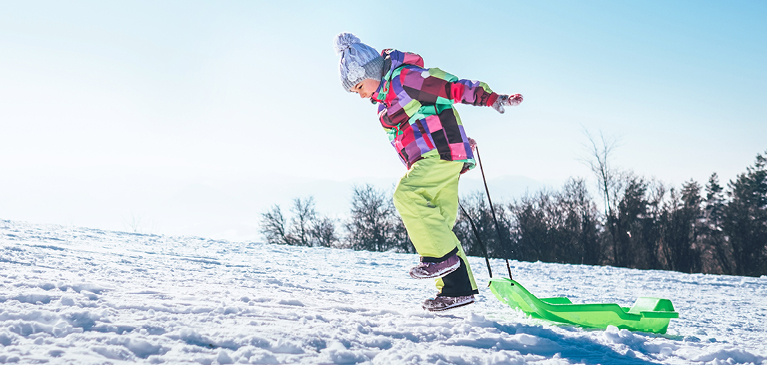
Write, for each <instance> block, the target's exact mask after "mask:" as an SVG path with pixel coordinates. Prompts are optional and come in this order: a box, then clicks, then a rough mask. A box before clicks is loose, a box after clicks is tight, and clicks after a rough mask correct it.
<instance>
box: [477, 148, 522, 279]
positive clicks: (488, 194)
mask: <svg viewBox="0 0 767 365" xmlns="http://www.w3.org/2000/svg"><path fill="white" fill-rule="evenodd" d="M474 149H475V150H476V151H477V162H479V171H480V172H482V182H483V183H485V193H487V202H488V203H490V211H491V212H492V213H493V222H494V223H495V232H496V233H498V242H500V243H501V244H502V245H503V237H502V236H501V226H499V225H498V219H497V218H496V217H495V208H493V201H492V200H490V190H489V189H488V188H487V179H485V170H484V169H483V168H482V158H480V157H479V147H478V146H475V147H474ZM475 234H476V233H475ZM477 239H479V236H477ZM511 252H512V253H513V252H514V251H513V250H512V251H511ZM505 256H506V255H504V260H506V269H508V270H509V279H511V280H514V279H513V278H512V277H511V266H510V265H509V259H508V258H506V257H505ZM489 265H490V264H489V263H488V266H489Z"/></svg>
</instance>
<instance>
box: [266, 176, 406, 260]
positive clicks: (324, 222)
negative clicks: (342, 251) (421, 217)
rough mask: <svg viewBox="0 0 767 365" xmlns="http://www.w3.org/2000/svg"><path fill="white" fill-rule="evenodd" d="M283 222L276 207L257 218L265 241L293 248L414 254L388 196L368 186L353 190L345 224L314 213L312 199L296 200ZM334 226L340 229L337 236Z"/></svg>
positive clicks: (283, 217)
mask: <svg viewBox="0 0 767 365" xmlns="http://www.w3.org/2000/svg"><path fill="white" fill-rule="evenodd" d="M290 213H291V217H290V219H288V218H286V217H285V215H284V214H283V213H282V208H281V207H280V206H279V205H274V206H272V208H271V209H270V210H269V211H267V212H266V213H263V214H261V233H262V234H263V236H264V238H266V241H267V242H269V243H275V244H286V245H296V246H323V247H337V248H352V249H355V250H368V251H397V252H414V249H413V245H412V244H411V243H410V240H409V239H408V237H407V231H405V226H404V225H403V224H402V220H401V219H400V218H399V215H398V214H397V212H396V210H395V208H394V203H393V202H392V199H391V195H389V194H387V193H386V192H385V191H383V190H380V189H376V188H375V187H373V186H372V185H364V186H355V187H354V189H353V192H352V199H351V209H350V211H349V216H348V218H347V219H346V220H343V221H339V220H337V219H333V218H331V217H328V216H324V215H321V214H319V213H317V211H316V209H315V203H314V198H313V197H308V198H296V199H293V203H292V205H291V207H290ZM338 226H341V227H342V228H343V231H342V232H343V233H341V232H339V230H338V228H337V227H338Z"/></svg>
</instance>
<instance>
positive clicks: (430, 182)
mask: <svg viewBox="0 0 767 365" xmlns="http://www.w3.org/2000/svg"><path fill="white" fill-rule="evenodd" d="M462 169H463V162H456V161H445V160H442V159H440V158H439V154H438V152H437V151H436V150H432V151H430V152H427V153H426V154H424V155H423V159H421V160H419V161H416V163H414V164H413V166H411V167H410V170H408V172H407V174H405V176H403V177H402V178H401V179H400V180H399V184H397V189H396V190H395V191H394V206H395V207H397V211H398V212H399V214H400V216H401V217H402V222H403V223H404V224H405V228H406V229H407V233H408V235H409V236H410V240H411V241H413V246H415V249H416V251H417V252H418V254H419V255H421V260H422V261H424V262H429V261H431V262H439V261H442V260H444V259H445V258H446V257H447V256H449V255H452V254H454V253H455V254H457V255H458V257H460V259H461V266H460V268H459V269H458V270H456V271H454V272H452V273H450V274H448V275H447V276H445V277H443V278H439V279H436V280H437V283H436V284H437V289H438V290H439V293H440V294H439V295H442V296H448V297H456V296H464V295H471V294H477V293H479V292H478V290H477V284H476V282H475V281H474V275H473V274H472V273H471V268H470V267H469V261H468V260H467V259H466V254H465V253H464V252H463V247H461V242H459V241H458V237H456V236H455V233H453V226H454V225H455V219H456V218H457V215H458V178H459V176H460V175H461V170H462Z"/></svg>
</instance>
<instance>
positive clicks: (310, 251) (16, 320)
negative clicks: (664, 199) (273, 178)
mask: <svg viewBox="0 0 767 365" xmlns="http://www.w3.org/2000/svg"><path fill="white" fill-rule="evenodd" d="M416 260H417V257H416V256H415V255H407V254H397V253H372V252H355V251H350V250H337V249H325V248H299V247H287V246H275V245H267V244H261V243H253V242H229V241H221V240H210V239H204V238H195V237H168V236H154V235H140V234H130V233H123V232H109V231H102V230H95V229H87V228H75V227H65V226H52V225H32V224H26V223H21V222H14V221H0V363H16V362H17V363H46V362H47V363H50V364H62V363H71V364H104V363H111V364H123V363H152V364H157V363H170V364H177V363H188V364H231V363H234V364H241V363H252V364H281V363H291V364H292V363H304V364H324V363H335V364H354V363H360V364H365V363H367V364H425V363H433V364H523V363H532V364H549V363H551V364H572V363H585V364H651V363H666V364H689V363H711V364H736V363H739V364H745V363H755V364H767V345H765V343H767V324H766V322H767V301H765V297H767V277H761V278H750V277H733V276H714V275H689V274H682V273H674V272H662V271H639V270H631V269H620V268H612V267H591V266H574V265H559V264H546V263H528V262H516V261H512V265H513V267H512V270H513V272H514V275H515V279H516V280H518V281H520V282H521V283H523V284H525V286H526V287H527V288H528V289H530V290H531V291H532V292H533V293H535V294H537V295H539V296H558V295H564V296H568V297H570V298H571V299H572V300H573V301H574V302H576V303H578V302H616V303H619V304H621V305H630V304H632V303H633V301H634V300H635V299H636V297H638V296H659V297H666V298H670V299H672V301H673V302H674V305H675V307H676V309H677V311H679V312H680V315H681V318H679V319H674V320H672V321H671V326H670V327H669V332H668V334H666V335H654V334H647V333H638V332H628V331H625V330H617V329H615V328H609V329H607V330H604V331H603V330H584V329H582V328H578V327H572V326H556V325H553V324H551V323H547V322H541V321H537V320H533V319H530V318H526V317H525V316H524V315H523V314H521V313H519V312H514V311H512V310H510V309H509V308H508V307H506V306H504V305H503V304H501V303H500V302H498V301H497V300H496V299H495V297H493V296H492V294H491V293H490V292H489V290H487V289H485V288H486V284H487V272H486V270H485V266H484V262H483V259H481V258H476V257H472V258H471V260H472V261H471V264H472V266H473V268H474V270H475V275H476V277H477V279H478V281H479V285H480V290H481V294H480V295H479V297H478V303H476V304H473V305H470V306H467V307H465V308H461V309H456V310H454V311H452V312H446V313H444V314H431V313H426V312H424V311H422V310H421V309H420V302H421V301H422V300H423V299H425V298H426V297H427V296H428V295H431V294H433V292H434V288H433V284H432V283H431V282H430V281H416V280H413V279H410V277H409V276H408V275H407V269H408V268H409V267H410V266H411V265H412V264H414V263H415V262H416ZM492 264H493V270H494V272H495V273H496V275H503V273H505V272H506V269H505V267H504V264H503V261H502V260H493V262H492Z"/></svg>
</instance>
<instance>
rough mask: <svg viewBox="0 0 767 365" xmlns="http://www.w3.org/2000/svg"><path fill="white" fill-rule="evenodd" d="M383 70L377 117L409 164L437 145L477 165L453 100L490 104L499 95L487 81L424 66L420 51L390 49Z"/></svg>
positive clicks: (444, 154) (448, 156)
mask: <svg viewBox="0 0 767 365" xmlns="http://www.w3.org/2000/svg"><path fill="white" fill-rule="evenodd" d="M381 56H383V57H384V75H383V77H382V80H381V85H380V86H379V87H378V90H376V92H374V93H373V95H372V96H371V99H372V100H373V101H374V102H378V103H379V105H378V118H379V120H380V121H381V125H382V126H383V127H384V129H385V130H386V132H387V133H388V134H389V141H391V144H392V146H394V148H395V149H396V150H397V153H399V156H400V159H402V162H403V163H404V164H405V165H407V167H408V168H410V166H412V165H413V164H414V163H415V162H416V161H418V160H419V159H421V155H423V154H425V153H426V152H429V151H431V150H433V149H436V150H437V152H439V156H440V158H441V159H443V160H447V161H460V162H464V163H465V164H466V166H467V168H466V169H464V171H465V170H467V169H470V168H473V167H474V164H475V162H474V154H473V153H472V151H471V147H470V146H469V139H468V137H466V132H465V131H464V129H463V124H461V118H460V117H459V116H458V112H457V111H456V110H455V109H454V108H453V104H454V103H457V102H461V103H464V104H471V105H482V106H491V105H493V103H494V102H495V100H496V99H497V98H498V94H496V93H494V92H493V91H492V90H490V88H489V87H488V86H487V84H485V83H483V82H479V81H470V80H460V79H458V78H457V77H455V76H453V75H451V74H449V73H447V72H445V71H442V70H440V69H438V68H429V69H427V68H424V63H423V59H422V58H421V56H419V55H417V54H415V53H406V52H400V51H397V50H392V49H387V50H384V51H383V52H381Z"/></svg>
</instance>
